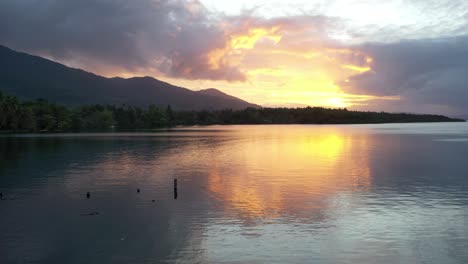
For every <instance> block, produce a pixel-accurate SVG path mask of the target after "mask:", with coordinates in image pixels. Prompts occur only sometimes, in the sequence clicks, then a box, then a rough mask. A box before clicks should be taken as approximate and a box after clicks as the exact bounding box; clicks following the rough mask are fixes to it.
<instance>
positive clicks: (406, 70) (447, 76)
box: [341, 36, 468, 114]
mask: <svg viewBox="0 0 468 264" xmlns="http://www.w3.org/2000/svg"><path fill="white" fill-rule="evenodd" d="M359 49H361V50H362V51H363V52H365V53H367V54H370V55H371V56H372V57H373V58H374V62H373V66H372V71H371V72H365V73H362V74H358V75H355V76H353V77H351V78H349V82H343V83H342V84H341V85H342V87H343V88H344V89H345V91H347V92H350V93H356V94H371V95H379V96H401V97H402V98H403V101H402V102H400V103H399V104H395V102H392V104H393V105H399V109H400V110H406V111H414V112H421V110H423V111H424V110H425V108H429V106H430V107H432V108H434V107H436V108H437V107H442V106H444V105H445V106H449V107H444V108H445V111H444V112H448V113H452V114H462V113H468V105H467V104H466V100H467V98H468V60H467V59H468V36H461V37H454V38H443V39H428V40H412V41H401V42H398V43H393V44H366V45H363V46H361V47H359ZM425 106H428V107H425Z"/></svg>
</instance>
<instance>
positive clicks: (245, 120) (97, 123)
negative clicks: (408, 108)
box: [0, 93, 465, 134]
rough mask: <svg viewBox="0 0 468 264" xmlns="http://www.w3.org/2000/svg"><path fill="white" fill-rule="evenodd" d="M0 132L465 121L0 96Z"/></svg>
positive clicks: (308, 109)
mask: <svg viewBox="0 0 468 264" xmlns="http://www.w3.org/2000/svg"><path fill="white" fill-rule="evenodd" d="M0 110H1V112H0V113H1V114H0V133H2V134H8V133H31V132H32V133H57V132H59V133H64V132H83V131H92V132H108V131H131V130H150V129H157V128H171V127H176V126H194V125H201V126H204V125H267V124H276V125H286V124H384V123H426V122H431V123H433V122H465V120H463V119H458V118H450V117H447V116H443V115H427V114H408V113H386V112H363V111H349V110H348V109H346V108H335V109H333V108H323V107H305V108H246V109H244V110H232V109H226V110H203V111H188V110H173V109H172V108H171V106H170V105H168V106H167V107H166V108H160V107H157V106H154V105H150V106H148V107H146V108H140V107H134V106H127V105H119V106H116V105H82V106H78V107H67V106H63V105H57V104H54V103H49V102H48V101H46V100H35V101H20V100H19V99H18V98H16V97H13V96H8V95H3V94H1V93H0Z"/></svg>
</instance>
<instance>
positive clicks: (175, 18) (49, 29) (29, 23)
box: [0, 0, 245, 81]
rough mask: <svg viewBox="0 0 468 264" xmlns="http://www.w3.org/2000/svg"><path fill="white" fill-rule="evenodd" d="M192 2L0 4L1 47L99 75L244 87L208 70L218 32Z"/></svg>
mask: <svg viewBox="0 0 468 264" xmlns="http://www.w3.org/2000/svg"><path fill="white" fill-rule="evenodd" d="M216 22H217V18H216V17H213V15H212V14H209V13H208V12H207V11H206V10H205V8H204V7H203V6H202V5H201V4H200V3H199V2H198V1H182V0H158V1H127V0H86V1H56V0H19V1H13V0H5V1H1V2H0V43H2V44H4V45H7V46H10V47H12V48H15V49H20V50H24V51H27V52H31V53H35V54H39V55H43V56H47V57H50V58H52V59H55V60H58V61H62V62H68V64H76V65H77V66H82V65H86V66H87V67H86V68H87V69H89V70H94V71H98V72H112V71H114V70H120V71H129V72H136V71H145V72H148V70H153V71H155V73H158V72H160V73H162V74H165V75H167V76H171V77H181V78H187V79H214V80H216V79H223V80H229V81H236V80H244V79H245V76H244V75H243V73H242V72H241V71H240V70H239V69H238V68H233V67H230V66H229V65H220V67H219V68H218V69H216V70H213V69H210V67H208V66H209V65H208V61H207V58H206V54H207V53H208V52H209V51H210V50H213V49H216V48H222V47H224V46H225V36H224V32H223V31H221V30H220V29H219V27H218V26H217V24H216Z"/></svg>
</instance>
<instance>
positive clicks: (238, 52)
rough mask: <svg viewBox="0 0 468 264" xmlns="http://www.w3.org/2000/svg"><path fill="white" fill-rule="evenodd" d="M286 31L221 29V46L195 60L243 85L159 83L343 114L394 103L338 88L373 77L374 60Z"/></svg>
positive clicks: (245, 27) (279, 26) (277, 28)
mask: <svg viewBox="0 0 468 264" xmlns="http://www.w3.org/2000/svg"><path fill="white" fill-rule="evenodd" d="M288 27H291V25H282V24H277V25H271V26H269V27H265V26H263V27H256V26H249V25H248V24H247V25H244V24H243V25H242V26H241V27H240V28H242V29H239V27H237V28H235V27H234V28H233V27H232V26H230V25H225V26H223V27H221V28H223V29H224V30H225V32H224V35H225V43H224V46H223V47H221V48H219V47H218V48H215V49H212V50H210V51H209V52H207V53H206V54H200V58H202V60H204V61H205V66H206V67H207V68H208V69H209V70H210V71H213V72H214V74H216V72H219V71H228V72H229V71H238V72H239V75H240V76H242V75H243V76H242V77H243V78H242V79H237V80H236V79H232V80H229V81H228V80H207V79H202V80H193V79H192V78H189V79H183V78H171V77H167V76H164V74H162V77H158V78H160V79H162V80H164V81H167V82H170V83H173V84H175V85H178V86H183V87H188V88H191V89H194V90H200V89H205V88H210V87H212V88H217V89H220V90H222V91H223V92H226V93H228V94H231V95H233V96H236V97H239V98H241V99H243V100H246V101H249V102H253V103H256V104H259V105H263V106H272V107H281V106H289V107H296V106H297V107H304V106H322V107H333V108H344V107H352V106H355V105H364V104H366V101H369V100H375V99H379V100H398V99H399V98H397V97H376V96H370V95H355V94H349V93H346V91H344V90H343V89H342V87H341V86H340V84H341V83H348V84H349V82H350V77H352V76H355V75H359V74H363V73H367V72H372V71H373V69H372V67H373V65H374V58H372V57H371V56H369V55H368V54H365V53H364V52H362V51H360V50H353V49H350V48H329V47H326V45H323V44H321V43H316V42H315V40H314V39H311V40H308V39H307V38H306V37H303V34H305V33H304V29H303V28H298V29H295V28H288ZM298 40H300V41H298ZM189 69H190V70H192V68H189ZM182 73H184V72H182ZM187 75H191V73H190V72H187Z"/></svg>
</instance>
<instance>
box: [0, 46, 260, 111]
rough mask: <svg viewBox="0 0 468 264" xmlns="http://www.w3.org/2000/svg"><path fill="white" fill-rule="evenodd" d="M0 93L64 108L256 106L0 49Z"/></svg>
mask: <svg viewBox="0 0 468 264" xmlns="http://www.w3.org/2000/svg"><path fill="white" fill-rule="evenodd" d="M211 89H213V88H211ZM0 90H1V91H4V92H6V93H8V94H11V95H14V96H17V97H19V98H22V99H28V100H34V99H38V98H43V99H46V100H49V101H52V102H55V103H59V104H65V105H69V106H74V105H82V104H115V105H121V104H126V105H134V106H148V105H152V104H153V105H157V106H160V107H165V106H167V105H171V106H172V107H173V108H174V109H177V110H219V109H235V110H239V109H245V108H248V107H254V108H258V107H260V106H259V105H256V104H252V103H249V102H247V101H244V100H242V99H240V98H237V97H234V96H231V95H228V94H225V93H223V92H221V91H219V90H217V89H214V90H216V91H217V92H213V91H211V92H210V93H206V92H203V91H204V90H202V92H200V91H193V90H190V89H187V88H184V87H179V86H175V85H172V84H170V83H167V82H164V81H161V80H158V79H156V78H153V77H150V76H143V77H131V78H122V77H112V78H107V77H103V76H100V75H98V74H95V73H92V72H88V71H85V70H82V69H77V68H72V67H68V66H65V65H63V64H60V63H57V62H54V61H52V60H49V59H46V58H43V57H40V56H36V55H31V54H28V53H24V52H18V51H14V50H12V49H10V48H8V47H6V46H3V45H0ZM205 90H207V89H205Z"/></svg>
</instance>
